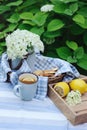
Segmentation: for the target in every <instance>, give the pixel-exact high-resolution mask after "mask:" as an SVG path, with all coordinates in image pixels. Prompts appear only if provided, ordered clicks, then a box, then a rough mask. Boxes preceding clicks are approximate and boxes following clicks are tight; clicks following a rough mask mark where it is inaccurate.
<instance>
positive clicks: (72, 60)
mask: <svg viewBox="0 0 87 130" xmlns="http://www.w3.org/2000/svg"><path fill="white" fill-rule="evenodd" d="M67 61H68V62H69V63H77V59H76V58H75V57H72V56H69V57H68V58H67Z"/></svg>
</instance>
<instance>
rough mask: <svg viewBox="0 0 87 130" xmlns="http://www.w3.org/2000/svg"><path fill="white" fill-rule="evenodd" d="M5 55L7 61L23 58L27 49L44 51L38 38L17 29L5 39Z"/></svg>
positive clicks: (27, 51) (26, 31) (28, 32)
mask: <svg viewBox="0 0 87 130" xmlns="http://www.w3.org/2000/svg"><path fill="white" fill-rule="evenodd" d="M6 46H7V54H8V58H9V59H16V58H23V56H24V55H27V54H28V53H29V49H30V48H33V49H34V50H35V49H36V50H37V49H38V50H39V51H42V52H43V51H44V45H43V42H42V41H41V40H40V36H39V35H37V34H34V33H32V32H30V31H28V30H20V29H17V30H15V31H14V32H13V33H11V34H9V35H8V36H7V37H6Z"/></svg>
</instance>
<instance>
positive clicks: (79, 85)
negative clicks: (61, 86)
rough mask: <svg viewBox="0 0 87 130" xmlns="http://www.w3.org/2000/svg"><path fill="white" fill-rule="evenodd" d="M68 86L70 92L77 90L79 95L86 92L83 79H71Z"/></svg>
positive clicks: (86, 87) (86, 88)
mask: <svg viewBox="0 0 87 130" xmlns="http://www.w3.org/2000/svg"><path fill="white" fill-rule="evenodd" d="M69 85H70V87H71V89H72V90H78V91H80V93H81V94H83V93H85V92H87V84H86V82H85V81H84V80H83V79H73V80H72V81H71V82H70V83H69Z"/></svg>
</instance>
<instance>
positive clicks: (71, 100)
mask: <svg viewBox="0 0 87 130" xmlns="http://www.w3.org/2000/svg"><path fill="white" fill-rule="evenodd" d="M66 102H67V103H68V104H69V105H72V106H74V105H76V104H78V103H81V93H80V92H79V91H78V90H76V91H73V90H72V91H71V92H69V93H68V95H67V97H66Z"/></svg>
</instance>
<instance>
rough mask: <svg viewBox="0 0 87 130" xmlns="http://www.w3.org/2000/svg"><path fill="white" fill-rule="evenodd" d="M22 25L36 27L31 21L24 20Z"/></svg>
mask: <svg viewBox="0 0 87 130" xmlns="http://www.w3.org/2000/svg"><path fill="white" fill-rule="evenodd" d="M23 23H24V24H29V25H31V26H35V25H36V24H35V23H34V22H33V21H28V20H24V21H23Z"/></svg>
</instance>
